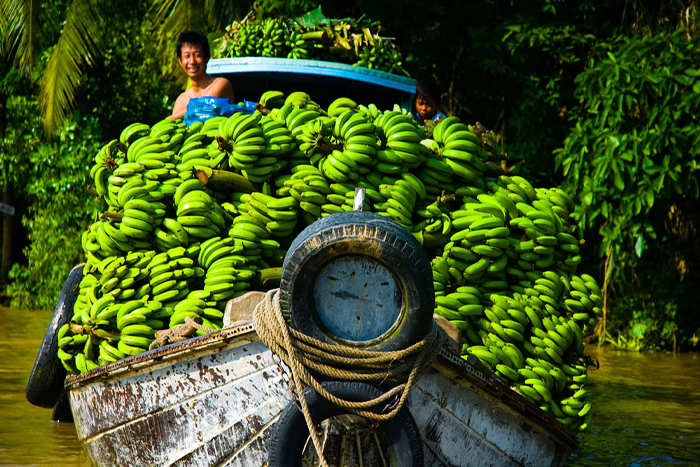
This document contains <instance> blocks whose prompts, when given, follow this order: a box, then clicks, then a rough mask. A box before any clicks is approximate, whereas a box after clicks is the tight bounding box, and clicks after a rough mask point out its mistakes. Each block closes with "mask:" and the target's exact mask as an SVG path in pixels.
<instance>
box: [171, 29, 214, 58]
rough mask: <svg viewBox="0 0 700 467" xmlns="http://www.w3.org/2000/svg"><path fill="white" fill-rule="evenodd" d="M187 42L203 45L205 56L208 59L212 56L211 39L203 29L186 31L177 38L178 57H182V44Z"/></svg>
mask: <svg viewBox="0 0 700 467" xmlns="http://www.w3.org/2000/svg"><path fill="white" fill-rule="evenodd" d="M185 44H190V45H199V46H201V47H202V52H204V57H205V58H206V59H207V60H209V59H210V58H211V54H210V52H209V40H208V39H207V36H205V35H204V33H203V32H202V31H185V32H183V33H181V34H180V37H178V39H177V47H176V48H177V58H182V46H183V45H185Z"/></svg>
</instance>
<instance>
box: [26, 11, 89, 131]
mask: <svg viewBox="0 0 700 467" xmlns="http://www.w3.org/2000/svg"><path fill="white" fill-rule="evenodd" d="M99 36H100V30H99V22H98V20H97V17H96V15H95V13H94V12H93V10H92V8H91V1H90V0H73V2H72V3H71V5H70V7H69V9H68V13H67V15H66V22H65V25H64V27H63V32H62V33H61V37H60V38H59V39H58V43H57V44H56V47H55V48H54V50H53V52H52V53H51V57H50V58H49V63H48V66H47V68H46V72H45V73H44V77H43V79H42V81H41V88H40V90H39V109H40V111H41V115H42V120H43V124H44V128H45V130H46V132H47V133H49V134H52V133H53V132H54V131H55V130H56V129H57V128H58V127H59V126H60V125H61V123H62V122H63V121H64V120H65V118H66V116H67V115H68V113H69V112H70V110H71V109H72V107H73V105H74V103H75V95H76V89H77V86H78V84H79V82H80V78H81V76H82V74H83V70H84V68H85V67H86V66H90V65H92V63H93V61H94V59H95V57H96V56H97V54H99Z"/></svg>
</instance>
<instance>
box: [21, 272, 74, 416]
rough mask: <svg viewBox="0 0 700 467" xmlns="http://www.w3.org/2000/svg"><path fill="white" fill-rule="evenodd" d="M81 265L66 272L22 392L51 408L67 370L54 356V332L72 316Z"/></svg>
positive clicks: (55, 352)
mask: <svg viewBox="0 0 700 467" xmlns="http://www.w3.org/2000/svg"><path fill="white" fill-rule="evenodd" d="M83 266H84V264H80V265H78V266H76V267H74V268H73V269H72V270H71V272H70V274H68V278H67V279H66V282H64V284H63V288H62V289H61V294H60V295H59V297H58V303H57V304H56V308H55V309H54V312H53V316H52V317H51V321H50V322H49V326H48V328H47V329H46V334H44V340H43V341H42V342H41V347H39V353H38V354H37V356H36V360H35V361H34V367H33V368H32V372H31V374H30V375H29V382H28V383H27V389H26V391H25V395H26V396H27V400H28V401H29V403H30V404H32V405H36V406H38V407H44V408H46V409H50V408H52V407H53V406H54V405H56V403H57V402H58V400H59V398H60V396H61V392H62V391H63V383H64V381H65V379H66V374H67V372H66V369H65V367H64V366H63V364H62V363H61V360H60V359H59V358H58V355H57V353H58V341H57V339H56V334H57V333H58V330H59V329H60V328H61V326H63V325H64V324H65V323H67V322H68V321H70V319H71V317H72V316H73V305H75V300H76V298H77V297H78V291H77V286H78V284H80V281H81V280H82V279H83Z"/></svg>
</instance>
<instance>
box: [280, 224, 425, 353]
mask: <svg viewBox="0 0 700 467" xmlns="http://www.w3.org/2000/svg"><path fill="white" fill-rule="evenodd" d="M370 239H371V241H370ZM377 242H378V243H379V246H380V247H379V248H377ZM345 253H352V254H355V255H366V256H368V257H371V258H373V259H375V260H377V261H379V262H380V263H382V264H383V265H384V266H385V267H386V268H387V269H389V270H390V271H391V272H392V273H393V274H394V276H395V277H396V280H397V282H398V285H399V286H400V287H401V288H402V289H403V293H404V307H405V309H404V319H403V322H401V323H400V324H399V327H398V329H397V330H396V331H395V332H394V333H393V334H392V335H390V338H386V339H384V340H382V339H381V338H377V339H375V340H373V341H371V343H370V344H367V345H364V346H361V348H364V349H366V350H375V351H392V350H402V349H405V348H407V347H410V346H411V345H413V344H414V343H416V342H418V341H419V340H421V339H422V338H423V336H424V335H425V333H426V332H427V330H428V329H430V323H431V321H432V319H433V309H434V308H435V291H434V289H433V272H432V269H431V266H430V261H429V260H428V257H427V255H426V253H425V250H424V249H423V247H422V246H421V245H420V243H418V241H417V240H416V239H415V237H413V235H411V233H410V232H409V231H408V230H407V229H405V228H404V227H402V226H401V225H399V224H398V223H397V222H394V221H393V220H391V219H387V218H385V217H382V216H380V215H378V214H375V213H371V212H365V211H347V212H342V213H337V214H332V215H330V216H326V217H324V218H322V219H321V220H318V221H316V222H314V223H313V224H311V225H309V226H308V227H307V228H306V229H304V230H303V231H302V232H301V233H300V234H299V235H298V236H297V237H296V238H295V239H294V241H293V242H292V244H291V246H290V247H289V250H288V251H287V254H286V256H285V258H284V262H283V264H282V277H281V281H280V304H281V307H282V312H283V314H284V315H285V318H286V319H287V322H288V323H289V324H290V326H291V327H292V328H294V329H296V330H298V331H301V332H303V333H304V334H306V335H309V336H311V337H314V338H316V339H319V340H321V341H323V342H328V343H336V344H337V343H338V342H334V341H333V340H331V339H330V338H329V337H328V334H327V333H325V332H324V330H323V328H322V327H321V326H322V325H321V324H320V322H319V319H318V318H317V316H316V312H315V311H314V309H313V305H312V304H313V302H314V301H313V297H312V296H311V294H313V284H314V283H315V280H316V274H317V273H318V272H319V271H321V270H322V269H323V267H324V265H325V264H326V263H328V262H329V261H331V260H332V259H334V258H336V257H337V256H339V255H342V254H345ZM380 337H381V336H380ZM358 347H360V345H358Z"/></svg>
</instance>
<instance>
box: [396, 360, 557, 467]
mask: <svg viewBox="0 0 700 467" xmlns="http://www.w3.org/2000/svg"><path fill="white" fill-rule="evenodd" d="M465 383H466V382H465V381H464V380H462V381H461V382H456V381H454V380H452V379H451V378H449V377H448V376H446V375H445V374H443V373H441V372H439V371H436V370H433V371H431V372H430V373H429V374H427V375H426V376H424V377H423V378H422V379H421V380H420V381H418V384H417V387H415V388H414V390H413V392H412V393H411V397H410V398H409V404H408V407H409V409H410V411H411V414H412V415H413V417H414V419H415V420H416V423H417V425H418V427H419V429H420V432H421V438H422V439H423V443H424V446H425V451H426V452H428V451H429V452H431V453H432V455H434V456H435V457H436V458H437V459H439V462H438V463H437V464H436V465H445V466H449V467H469V466H474V467H478V466H484V465H491V466H504V467H505V466H508V467H512V466H523V467H525V466H533V467H534V466H556V465H561V460H560V454H561V453H560V452H559V451H562V450H564V449H563V448H562V446H561V441H559V443H557V442H555V440H554V439H552V438H551V437H550V436H549V434H548V433H547V432H545V431H542V430H540V429H537V428H536V426H535V425H534V424H533V423H532V421H530V420H528V419H526V418H525V417H523V416H522V415H521V414H518V413H517V412H516V411H515V410H513V409H511V408H510V407H508V406H507V405H506V404H504V403H503V401H499V400H497V399H494V398H492V397H490V396H488V395H487V394H485V393H484V392H483V391H481V390H479V388H477V387H475V386H474V385H468V384H465ZM569 453H570V450H567V451H566V453H565V454H566V455H568V454H569Z"/></svg>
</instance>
